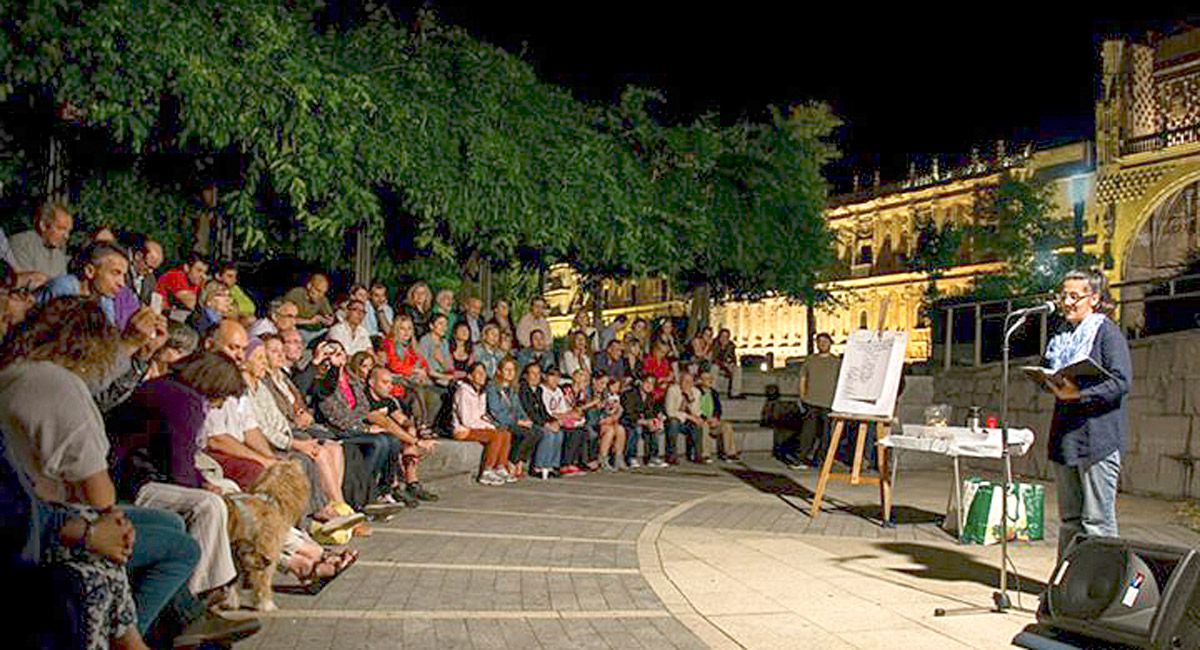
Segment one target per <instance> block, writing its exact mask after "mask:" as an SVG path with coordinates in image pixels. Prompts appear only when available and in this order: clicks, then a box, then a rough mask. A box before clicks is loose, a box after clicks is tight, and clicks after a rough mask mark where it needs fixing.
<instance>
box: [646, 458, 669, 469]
mask: <svg viewBox="0 0 1200 650" xmlns="http://www.w3.org/2000/svg"><path fill="white" fill-rule="evenodd" d="M666 466H667V461H665V460H663V459H661V458H658V457H657V456H656V457H654V458H651V459H650V462H648V463H646V467H666Z"/></svg>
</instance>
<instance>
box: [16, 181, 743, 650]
mask: <svg viewBox="0 0 1200 650" xmlns="http://www.w3.org/2000/svg"><path fill="white" fill-rule="evenodd" d="M72 227H73V219H72V217H71V214H70V212H69V211H68V210H67V209H66V208H65V207H64V206H62V205H54V204H51V205H47V206H43V207H41V208H39V209H38V210H37V211H36V213H35V215H34V228H33V229H32V230H30V231H29V232H27V233H21V234H20V235H17V236H14V237H13V238H11V240H6V239H5V238H3V237H0V337H2V339H3V344H2V346H0V434H2V435H0V442H2V443H3V447H2V450H3V454H0V460H2V461H3V462H0V490H3V491H4V493H5V500H4V501H3V511H2V512H0V518H2V519H3V523H4V526H3V536H2V539H3V543H4V550H5V553H6V554H5V562H7V563H8V564H7V565H6V566H9V567H11V568H12V569H13V570H14V571H23V572H25V573H26V574H28V575H39V576H44V577H45V579H46V580H49V581H51V582H48V583H46V584H51V583H53V584H59V583H61V582H62V581H66V582H67V583H69V584H70V585H73V587H72V589H66V590H59V591H60V592H61V593H65V594H71V593H76V594H81V595H79V596H78V597H77V598H74V599H72V598H71V597H68V598H67V602H66V603H65V604H63V605H62V606H61V607H58V608H55V607H50V608H43V609H44V611H42V613H41V614H38V615H36V616H30V617H29V618H28V619H27V621H26V627H27V628H28V629H27V630H25V631H24V632H23V633H27V635H28V638H31V639H32V638H46V639H48V638H53V637H54V635H71V638H73V639H76V641H79V640H82V641H79V643H82V644H84V645H87V646H88V647H105V646H111V647H128V648H139V647H145V646H146V645H147V644H153V645H157V644H160V643H165V644H169V643H170V642H171V640H172V639H174V641H175V643H176V645H179V644H181V642H189V643H191V642H194V644H201V643H204V642H217V643H220V642H227V641H229V640H232V639H236V638H239V637H241V636H244V635H247V634H250V633H253V631H254V630H255V629H257V622H256V621H254V620H253V619H245V618H240V617H239V618H238V619H237V620H231V619H227V618H225V617H222V616H221V613H220V612H221V611H222V608H227V607H230V606H232V605H231V603H235V602H236V597H235V596H236V591H237V589H238V586H239V577H240V576H239V571H240V568H239V565H238V562H237V557H236V553H235V552H234V550H233V548H231V540H230V534H231V533H230V531H229V519H230V512H229V509H230V507H233V506H230V505H229V504H230V503H233V501H229V500H228V499H229V498H232V497H235V496H236V495H239V494H243V493H246V492H249V491H252V490H253V489H254V487H255V485H256V483H257V482H258V481H259V479H260V478H261V477H263V476H264V474H266V473H267V470H268V469H269V468H272V467H273V466H275V465H277V464H279V463H284V462H287V463H296V464H297V465H298V466H299V467H300V468H301V469H302V470H303V473H304V476H305V480H306V482H307V483H308V487H309V492H308V494H309V499H308V503H307V506H306V507H305V508H304V512H303V516H302V518H301V520H300V521H297V522H295V527H294V528H293V529H292V530H291V531H289V532H288V535H287V541H286V542H285V543H284V545H283V556H282V557H281V558H280V561H279V570H281V571H285V572H288V573H291V574H293V575H294V576H295V578H296V579H298V580H299V581H300V582H301V583H303V584H320V583H322V582H324V581H328V579H330V578H332V577H334V576H336V575H337V574H338V573H340V572H341V571H344V570H345V569H347V568H348V567H349V566H350V565H351V564H353V562H354V559H355V558H356V557H357V556H356V554H355V553H354V552H353V551H346V550H332V548H331V547H334V546H342V545H344V544H345V543H346V542H347V541H349V540H350V539H353V538H354V537H358V536H366V535H370V534H371V533H372V530H371V525H370V523H369V521H370V518H369V517H368V515H369V516H370V517H372V518H380V517H390V516H395V515H396V514H397V513H399V512H400V511H402V510H404V509H410V508H416V507H419V506H420V504H421V503H422V502H428V501H436V500H437V499H438V495H437V494H436V493H435V492H433V491H432V490H431V489H429V488H428V487H426V486H425V485H423V484H422V482H421V464H422V460H423V459H425V458H428V457H429V456H430V455H431V454H434V453H437V450H438V448H439V445H440V444H454V443H445V442H443V443H439V440H438V439H439V438H444V439H450V440H455V441H459V443H460V444H470V445H477V446H478V449H479V453H480V459H481V460H480V464H479V469H478V473H477V474H476V476H475V477H474V478H475V480H477V481H478V482H479V483H480V484H482V485H485V486H494V487H500V486H504V485H508V484H511V483H514V482H517V481H520V480H523V479H525V478H527V477H536V478H540V479H543V480H546V479H550V478H554V477H570V476H575V475H579V474H582V473H585V472H589V471H598V472H616V471H623V470H626V469H628V468H637V467H643V466H648V467H660V466H665V465H667V464H675V463H678V462H680V460H681V459H688V460H690V461H692V462H696V463H708V462H712V461H713V459H714V458H716V457H720V458H722V459H727V460H736V459H737V458H738V451H737V449H736V446H735V440H734V436H733V433H732V428H731V427H730V425H729V424H728V423H724V422H722V421H721V414H722V411H721V400H720V396H719V394H718V392H717V391H716V390H715V389H714V387H713V384H714V379H716V378H719V377H723V378H725V379H726V380H730V379H731V377H729V376H728V373H727V371H726V368H725V366H726V365H729V364H728V363H727V362H728V360H729V359H730V358H731V357H730V356H729V355H731V354H732V352H730V350H731V348H729V347H728V346H729V345H730V344H729V343H728V334H727V332H725V331H723V332H722V333H721V335H720V336H718V337H716V338H714V337H713V335H712V330H711V329H703V330H701V331H700V332H699V333H698V334H697V336H696V337H695V338H694V339H693V340H691V341H688V342H687V343H686V344H685V343H682V342H680V340H679V336H678V333H677V332H676V331H675V329H674V323H673V322H672V321H671V320H670V319H665V320H663V321H661V322H660V323H658V324H657V325H656V326H655V324H653V323H651V322H648V321H646V320H645V319H641V318H638V319H634V320H633V322H632V323H630V322H628V319H626V318H625V317H623V316H622V317H619V318H618V319H617V320H616V321H614V322H613V323H611V324H610V325H608V326H607V327H605V326H603V325H602V324H600V323H597V324H595V325H593V324H590V323H588V322H587V319H586V318H581V319H577V321H576V323H575V325H574V326H573V328H572V330H571V332H570V333H569V334H568V335H567V337H566V338H565V339H564V342H563V343H562V344H561V345H560V346H556V345H555V342H554V339H553V337H552V335H551V331H550V322H549V320H548V313H547V308H546V303H545V301H544V300H542V299H541V298H535V299H534V300H532V301H531V303H530V304H529V305H528V309H527V311H525V313H524V314H523V315H522V316H521V318H520V319H519V320H518V321H517V323H516V324H515V325H514V323H513V317H514V316H513V314H512V313H511V310H510V305H509V303H508V302H506V301H504V300H497V301H496V302H495V303H494V304H493V305H492V306H491V308H490V309H488V308H487V306H485V305H484V303H483V301H482V300H481V299H479V298H478V297H477V296H473V295H466V296H457V297H456V295H455V293H454V292H453V291H452V290H450V289H441V290H439V291H436V292H435V291H434V290H433V289H432V288H431V287H430V286H429V285H428V284H426V283H424V282H416V283H414V284H412V285H411V286H409V287H408V288H407V290H406V291H404V292H403V293H397V294H395V295H396V297H397V298H398V297H400V296H403V300H402V301H401V303H400V304H398V305H396V306H395V307H393V305H392V299H393V298H392V296H393V294H392V291H391V290H390V288H389V287H388V286H386V285H384V284H380V283H375V284H372V285H370V286H366V285H353V286H350V287H348V288H346V289H345V291H344V292H338V291H334V292H333V293H331V291H332V290H334V289H335V287H334V285H333V283H332V282H331V280H330V278H329V276H327V275H325V274H323V273H313V274H312V275H310V276H308V277H306V278H304V283H303V284H302V285H301V286H297V287H295V288H292V289H291V290H289V291H286V292H285V293H284V294H283V295H279V296H256V295H254V293H253V291H251V290H247V289H246V288H244V287H242V286H241V285H240V284H239V274H238V269H239V267H238V264H237V263H236V262H233V261H229V260H223V261H217V262H214V261H210V260H209V259H207V258H205V257H204V256H202V255H200V254H196V253H191V254H188V255H187V256H186V257H184V258H183V259H182V260H178V261H177V262H176V263H175V264H171V263H170V260H168V259H166V258H167V255H165V254H164V249H163V246H162V245H161V244H160V243H158V242H156V241H153V240H152V239H151V238H148V237H145V236H139V235H125V234H123V233H118V234H114V232H113V230H111V229H107V228H104V229H97V231H96V234H95V236H93V237H91V238H89V241H87V242H86V243H85V245H84V246H83V247H82V248H81V249H79V250H78V251H77V252H76V253H75V254H74V255H73V256H72V255H68V251H67V242H68V241H69V237H70V233H71V230H72ZM164 265H165V266H164ZM161 268H168V269H169V270H167V271H166V272H164V273H162V274H161V276H159V275H157V274H158V272H159V270H160V269H161ZM210 271H211V272H212V273H213V275H212V277H210ZM331 296H333V298H334V299H333V300H331ZM264 298H265V299H264ZM260 306H261V310H260ZM723 346H724V347H723ZM560 351H561V353H560ZM732 359H733V360H734V361H733V365H736V357H732ZM729 383H730V384H731V385H732V383H733V382H732V381H729ZM43 591H45V590H40V591H36V593H39V594H40V593H43ZM46 593H47V594H48V593H52V592H46ZM89 594H90V595H89ZM43 604H45V603H43ZM27 606H28V607H29V608H30V609H31V611H34V612H37V611H39V610H38V609H37V607H36V603H32V602H31V603H28V604H27ZM70 607H74V609H71V610H70V611H72V612H74V613H73V614H72V616H73V619H72V620H73V621H74V624H73V625H71V626H69V627H63V626H61V625H59V624H58V623H56V622H55V619H54V615H53V614H52V613H51V610H54V611H61V610H62V609H63V608H70ZM39 635H41V636H39Z"/></svg>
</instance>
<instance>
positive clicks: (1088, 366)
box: [1021, 359, 1114, 391]
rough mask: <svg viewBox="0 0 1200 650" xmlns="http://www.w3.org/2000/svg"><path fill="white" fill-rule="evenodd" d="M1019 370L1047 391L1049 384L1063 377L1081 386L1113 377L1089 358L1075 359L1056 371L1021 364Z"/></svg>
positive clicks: (1059, 383) (1061, 380)
mask: <svg viewBox="0 0 1200 650" xmlns="http://www.w3.org/2000/svg"><path fill="white" fill-rule="evenodd" d="M1021 370H1022V371H1023V372H1024V373H1025V376H1026V377H1029V379H1031V380H1032V381H1033V382H1035V383H1037V384H1038V385H1040V386H1041V387H1042V388H1044V389H1045V390H1047V391H1049V390H1050V385H1051V384H1053V385H1061V384H1062V383H1063V380H1064V379H1069V380H1071V383H1073V384H1075V385H1076V386H1081V387H1082V386H1090V385H1092V384H1096V383H1099V382H1102V381H1104V380H1106V379H1113V378H1114V377H1113V376H1112V373H1110V372H1109V371H1107V370H1105V369H1104V368H1101V367H1100V366H1098V365H1096V362H1095V361H1092V360H1091V359H1082V360H1080V361H1076V362H1075V363H1072V364H1071V365H1069V366H1067V367H1065V368H1062V369H1060V370H1059V371H1058V372H1054V371H1052V370H1050V369H1049V368H1041V367H1039V366H1021Z"/></svg>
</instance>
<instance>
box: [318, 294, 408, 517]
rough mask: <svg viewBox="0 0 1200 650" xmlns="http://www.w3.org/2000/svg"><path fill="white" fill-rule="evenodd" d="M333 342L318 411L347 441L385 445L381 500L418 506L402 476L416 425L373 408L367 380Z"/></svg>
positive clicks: (379, 487)
mask: <svg viewBox="0 0 1200 650" xmlns="http://www.w3.org/2000/svg"><path fill="white" fill-rule="evenodd" d="M401 318H403V317H402V316H397V317H396V319H397V320H400V319H401ZM333 345H335V346H337V347H336V349H335V350H334V352H333V356H331V357H330V360H329V368H328V369H327V371H326V373H325V374H324V376H323V377H322V378H321V379H320V380H319V381H318V382H317V383H318V389H317V398H318V402H317V403H318V407H317V408H318V412H319V413H320V415H321V417H322V418H323V419H324V422H325V424H326V425H328V426H329V428H330V429H333V430H334V431H336V432H337V434H338V437H339V438H340V439H342V440H343V441H344V442H346V443H349V442H351V441H355V442H358V441H365V440H371V441H374V442H375V443H376V444H378V445H380V446H381V447H382V448H383V451H382V453H381V456H382V457H381V459H380V461H379V462H380V463H381V464H380V466H379V467H378V468H377V470H376V474H375V476H376V480H377V483H376V486H377V493H378V494H379V495H380V499H381V503H385V504H387V503H397V502H403V503H405V504H406V505H408V506H410V507H416V506H417V505H418V500H417V499H414V498H412V497H410V496H409V495H408V494H407V492H406V490H405V489H404V486H403V485H401V483H400V476H399V475H400V472H399V469H400V467H401V464H400V463H401V457H402V456H403V455H404V453H405V449H406V447H411V446H415V445H417V443H418V442H419V436H418V432H417V430H416V427H415V426H411V423H402V422H401V421H400V420H398V419H397V418H396V417H394V416H393V414H391V413H387V412H381V411H380V410H379V409H373V408H372V407H371V401H370V398H369V396H368V394H367V387H366V384H365V382H363V381H361V380H359V379H358V377H356V376H355V375H354V374H353V373H352V372H351V370H350V367H349V364H348V363H347V361H346V352H345V351H344V350H342V349H341V345H340V344H337V343H333ZM363 363H365V362H360V366H361V365H362V364H363ZM409 452H410V454H411V453H412V450H411V449H410V450H409Z"/></svg>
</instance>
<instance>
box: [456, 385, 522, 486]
mask: <svg viewBox="0 0 1200 650" xmlns="http://www.w3.org/2000/svg"><path fill="white" fill-rule="evenodd" d="M487 381H488V376H487V369H486V368H484V367H483V364H482V363H479V362H475V363H474V364H472V365H471V367H470V369H469V370H468V371H467V377H466V380H465V381H461V382H459V383H458V388H457V390H456V391H455V393H454V439H455V440H473V441H475V442H478V443H480V444H482V445H483V464H482V466H481V467H480V472H479V482H480V483H482V484H483V485H493V486H494V485H504V484H505V483H514V482H516V480H517V479H516V477H514V476H513V475H512V473H510V472H509V471H508V456H509V450H510V449H511V448H512V434H511V433H509V432H508V431H505V430H504V429H500V428H497V427H496V425H495V423H494V422H493V421H492V418H491V416H490V415H488V412H487V393H486V391H485V390H484V389H485V388H486V387H487Z"/></svg>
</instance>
